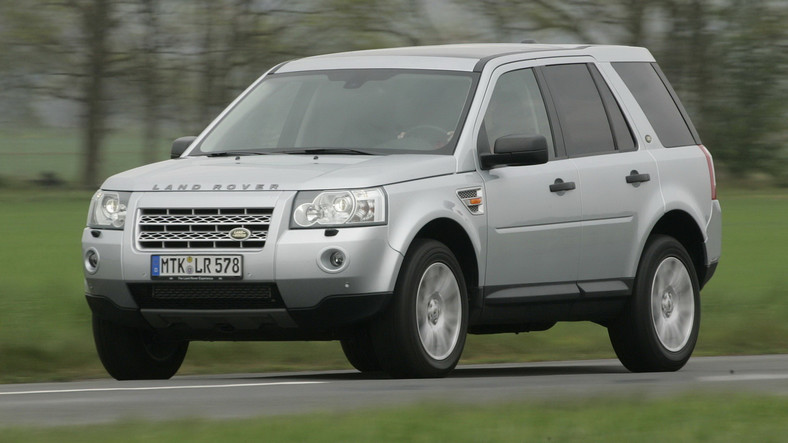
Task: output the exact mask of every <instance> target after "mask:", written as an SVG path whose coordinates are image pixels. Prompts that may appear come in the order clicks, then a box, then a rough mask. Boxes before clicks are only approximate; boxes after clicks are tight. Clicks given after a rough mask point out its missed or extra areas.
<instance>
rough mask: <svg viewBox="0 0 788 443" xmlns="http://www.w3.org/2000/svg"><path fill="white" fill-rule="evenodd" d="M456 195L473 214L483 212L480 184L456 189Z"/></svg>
mask: <svg viewBox="0 0 788 443" xmlns="http://www.w3.org/2000/svg"><path fill="white" fill-rule="evenodd" d="M457 197H459V198H460V200H461V201H462V204H464V205H465V207H466V208H468V210H469V211H471V214H473V215H482V214H484V196H483V195H482V188H481V186H479V187H475V188H466V189H459V190H457Z"/></svg>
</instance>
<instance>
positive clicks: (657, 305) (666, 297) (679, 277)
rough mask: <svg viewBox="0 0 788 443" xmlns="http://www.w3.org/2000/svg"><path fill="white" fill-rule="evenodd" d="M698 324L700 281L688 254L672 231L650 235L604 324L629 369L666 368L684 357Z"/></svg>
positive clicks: (692, 345) (674, 366)
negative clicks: (622, 297) (618, 305)
mask: <svg viewBox="0 0 788 443" xmlns="http://www.w3.org/2000/svg"><path fill="white" fill-rule="evenodd" d="M699 328H700V286H699V285H698V277H697V275H696V273H695V268H694V267H693V265H692V260H691V259H690V256H689V254H688V253H687V251H686V249H684V246H682V245H681V243H679V242H678V241H677V240H676V239H674V238H673V237H669V236H665V235H655V236H653V237H651V238H650V239H649V240H648V242H647V243H646V247H645V248H644V250H643V255H642V256H641V258H640V264H639V265H638V271H637V275H636V277H635V287H634V291H633V294H632V297H631V299H630V301H629V303H628V304H627V307H626V308H625V310H624V312H623V313H622V315H621V317H620V318H618V319H617V320H616V321H615V322H613V323H612V324H611V325H610V326H609V327H608V335H609V336H610V342H611V343H612V345H613V349H614V350H615V351H616V355H617V356H618V359H619V360H620V361H621V363H622V364H623V365H624V366H625V367H626V368H627V369H629V370H630V371H632V372H668V371H677V370H679V369H681V368H682V367H683V366H684V365H685V364H686V363H687V361H688V360H689V358H690V356H691V355H692V351H693V350H694V349H695V343H696V342H697V340H698V330H699Z"/></svg>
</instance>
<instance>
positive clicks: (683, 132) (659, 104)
mask: <svg viewBox="0 0 788 443" xmlns="http://www.w3.org/2000/svg"><path fill="white" fill-rule="evenodd" d="M613 67H614V68H615V70H616V72H618V75H619V76H621V79H622V80H624V83H626V85H627V87H628V88H629V90H630V91H631V92H632V95H634V96H635V99H636V100H637V101H638V103H639V104H640V107H641V108H642V109H643V112H644V113H645V114H646V117H647V118H648V121H649V122H650V123H651V126H652V127H653V128H654V131H655V132H656V133H657V137H659V140H660V141H661V142H662V145H663V146H665V147H666V148H673V147H677V146H687V145H692V144H695V143H696V141H695V137H693V135H692V131H691V129H690V126H689V123H688V122H687V121H686V120H685V118H684V116H683V115H682V112H681V109H680V105H679V104H678V103H677V102H676V100H674V97H673V95H671V93H670V91H669V90H668V87H667V86H666V85H665V83H664V82H663V81H662V78H660V76H659V74H658V73H657V71H656V70H655V69H654V67H653V66H652V65H651V64H650V63H633V62H626V63H613Z"/></svg>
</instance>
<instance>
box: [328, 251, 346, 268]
mask: <svg viewBox="0 0 788 443" xmlns="http://www.w3.org/2000/svg"><path fill="white" fill-rule="evenodd" d="M328 262H329V263H331V266H333V267H335V268H341V267H342V265H344V264H345V254H344V253H343V252H342V251H334V252H332V253H331V255H330V256H329V257H328Z"/></svg>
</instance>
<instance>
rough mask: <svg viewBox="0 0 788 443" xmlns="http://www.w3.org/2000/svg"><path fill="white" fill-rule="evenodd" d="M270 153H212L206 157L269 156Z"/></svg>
mask: <svg viewBox="0 0 788 443" xmlns="http://www.w3.org/2000/svg"><path fill="white" fill-rule="evenodd" d="M268 154H270V152H264V151H220V152H210V153H208V154H205V155H206V157H231V156H233V155H236V156H237V155H268Z"/></svg>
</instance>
